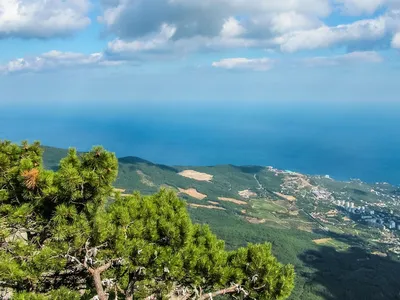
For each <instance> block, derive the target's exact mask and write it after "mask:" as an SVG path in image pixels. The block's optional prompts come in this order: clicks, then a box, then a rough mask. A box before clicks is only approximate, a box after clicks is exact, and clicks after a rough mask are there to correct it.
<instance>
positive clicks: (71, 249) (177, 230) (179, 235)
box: [0, 141, 294, 300]
mask: <svg viewBox="0 0 400 300" xmlns="http://www.w3.org/2000/svg"><path fill="white" fill-rule="evenodd" d="M117 170H118V162H117V159H116V157H115V155H114V154H112V153H110V152H107V151H105V150H104V149H103V148H101V147H94V148H93V149H92V150H91V151H90V152H88V153H85V154H82V155H78V153H77V152H76V150H74V149H71V150H69V153H68V155H67V157H66V158H64V159H63V160H61V162H60V165H59V169H58V170H57V171H49V170H45V169H44V167H43V163H42V150H41V147H40V144H39V143H34V144H32V145H29V144H28V143H26V142H24V143H22V145H21V146H18V145H15V144H12V143H10V142H8V141H3V142H0V289H2V290H3V292H7V293H10V291H12V293H13V295H14V296H13V297H14V299H71V300H72V299H78V298H80V297H83V298H85V297H86V298H87V297H93V296H94V297H95V298H96V299H100V300H105V299H109V298H110V297H113V298H114V299H118V298H125V299H171V298H173V299H182V300H183V299H192V298H195V299H212V298H213V297H216V296H218V295H222V294H225V295H226V296H228V297H233V296H235V297H236V298H239V299H285V298H287V297H288V296H289V295H290V293H291V290H292V289H293V286H294V270H293V267H292V266H290V265H282V264H280V263H279V262H278V261H277V259H276V258H275V257H274V256H273V255H272V253H271V245H270V244H263V245H249V246H248V247H246V248H240V249H238V250H236V251H232V252H227V251H226V250H225V245H224V242H223V241H221V240H218V239H217V237H216V236H215V235H214V234H213V233H212V232H211V230H210V229H209V228H208V227H207V226H203V225H198V224H193V223H192V222H191V220H190V217H189V215H188V212H187V210H186V207H185V203H184V202H183V201H181V200H180V199H179V198H178V197H177V196H176V194H175V193H174V192H172V191H169V190H165V189H162V190H160V191H159V192H158V193H157V194H155V195H151V196H142V195H140V194H139V193H134V194H133V195H130V196H128V197H122V196H121V195H119V193H114V192H113V186H112V184H113V182H114V180H115V179H116V176H117Z"/></svg>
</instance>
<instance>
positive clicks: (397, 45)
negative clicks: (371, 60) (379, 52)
mask: <svg viewBox="0 0 400 300" xmlns="http://www.w3.org/2000/svg"><path fill="white" fill-rule="evenodd" d="M392 48H394V49H400V32H398V33H396V34H395V35H394V37H393V39H392Z"/></svg>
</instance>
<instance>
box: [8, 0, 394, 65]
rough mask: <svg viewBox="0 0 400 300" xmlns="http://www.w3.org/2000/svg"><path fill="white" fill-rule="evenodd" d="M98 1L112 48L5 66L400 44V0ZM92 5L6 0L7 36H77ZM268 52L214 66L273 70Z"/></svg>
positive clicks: (352, 57)
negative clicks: (343, 16)
mask: <svg viewBox="0 0 400 300" xmlns="http://www.w3.org/2000/svg"><path fill="white" fill-rule="evenodd" d="M93 1H100V4H101V7H102V10H101V11H100V16H98V18H97V21H98V22H100V23H101V24H102V26H103V27H104V28H103V29H104V30H105V32H106V33H108V34H109V35H108V38H109V39H108V40H107V41H106V46H105V49H99V50H98V53H93V54H89V55H87V54H80V53H73V52H59V51H50V52H47V53H44V54H40V55H37V56H35V57H32V56H27V57H26V58H19V59H15V60H12V61H9V62H8V63H6V64H4V65H3V66H1V67H0V70H1V71H2V72H3V73H15V72H24V71H34V72H36V71H41V70H49V69H56V68H59V67H63V68H65V67H71V66H75V67H76V66H82V65H85V66H101V65H110V64H120V63H121V62H125V61H129V60H135V61H136V60H137V61H139V60H140V61H146V60H149V59H151V60H154V59H161V58H162V59H164V58H177V57H181V56H182V55H186V54H191V53H208V52H211V51H219V52H224V51H229V50H243V49H250V48H251V49H257V50H269V51H274V52H278V53H281V54H283V55H287V54H290V53H295V52H299V51H311V52H312V51H317V50H320V49H340V50H341V51H343V52H346V53H347V54H344V55H336V56H331V57H321V56H318V57H314V58H311V59H307V60H304V61H305V62H306V63H307V64H309V65H327V66H328V65H339V64H342V63H343V62H350V61H351V62H355V61H361V62H380V61H382V59H381V57H380V56H379V54H378V53H376V52H375V51H378V50H382V49H390V48H393V49H400V0H280V1H272V0H93ZM93 3H94V2H93ZM93 3H92V4H93ZM90 7H91V3H90V0H0V39H5V38H40V39H51V38H56V37H61V36H68V35H71V34H73V33H75V32H77V31H79V30H82V29H83V28H86V27H87V26H88V25H89V24H90V23H91V19H90V18H89V12H90ZM340 15H346V16H352V18H337V17H338V16H340ZM328 18H329V19H328ZM327 20H329V25H328V21H327ZM342 20H356V21H351V22H348V23H344V24H341V23H340V22H341V21H342ZM94 21H95V20H94ZM97 21H95V22H97ZM261 56H262V58H256V59H255V58H252V59H250V58H243V57H242V58H226V59H223V60H220V61H216V62H214V63H213V64H212V65H213V66H214V67H216V68H225V69H247V70H258V71H265V70H269V69H270V68H271V66H272V64H273V60H271V59H268V58H265V57H264V56H265V55H261ZM228 57H229V56H228ZM210 63H211V62H210Z"/></svg>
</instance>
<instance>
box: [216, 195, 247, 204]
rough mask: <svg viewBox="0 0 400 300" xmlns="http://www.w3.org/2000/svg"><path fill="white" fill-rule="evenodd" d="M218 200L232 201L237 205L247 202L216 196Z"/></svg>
mask: <svg viewBox="0 0 400 300" xmlns="http://www.w3.org/2000/svg"><path fill="white" fill-rule="evenodd" d="M218 200H220V201H225V202H232V203H235V204H239V205H247V202H244V201H241V200H237V199H233V198H225V197H218Z"/></svg>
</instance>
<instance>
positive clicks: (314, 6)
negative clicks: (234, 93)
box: [101, 0, 331, 40]
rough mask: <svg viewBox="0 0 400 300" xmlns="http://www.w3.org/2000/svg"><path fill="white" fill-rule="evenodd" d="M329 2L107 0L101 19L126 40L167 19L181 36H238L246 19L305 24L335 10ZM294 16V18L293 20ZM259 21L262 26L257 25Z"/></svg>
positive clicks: (177, 36)
mask: <svg viewBox="0 0 400 300" xmlns="http://www.w3.org/2000/svg"><path fill="white" fill-rule="evenodd" d="M329 2H330V0H290V1H288V0H282V1H269V0H267V1H260V0H203V1H200V0H153V1H148V0H112V1H110V0H103V1H102V3H103V7H104V14H103V15H102V16H101V20H102V22H103V23H104V24H105V26H106V27H107V28H108V30H109V31H111V32H113V33H114V34H117V35H118V36H119V37H120V38H121V39H126V40H130V39H137V38H140V37H143V36H146V35H148V34H149V33H152V32H155V31H157V30H158V28H159V27H160V26H161V25H162V24H163V23H167V24H171V25H173V26H175V27H176V28H177V32H176V38H177V39H178V38H191V37H194V36H207V37H215V36H218V35H220V34H221V32H224V33H227V32H230V33H232V32H235V33H236V36H237V35H239V33H243V30H246V29H247V28H246V26H245V23H246V24H248V25H249V26H251V27H252V28H251V29H252V31H254V30H258V31H265V32H266V33H268V32H271V30H272V29H271V28H269V26H264V25H265V24H271V23H272V22H273V23H274V24H275V30H276V28H278V27H279V26H280V25H283V26H284V28H285V27H287V26H288V22H290V23H296V24H299V25H300V28H301V23H311V22H314V20H315V19H316V18H317V17H325V16H328V15H329V13H330V12H331V7H330V5H329ZM143 16H145V17H143ZM235 16H236V17H237V16H240V18H235ZM290 17H293V18H294V20H289V18H290ZM272 19H274V20H272ZM310 20H311V21H310ZM253 21H254V22H253ZM257 24H259V25H260V26H262V27H261V28H260V27H257ZM289 25H290V24H289ZM224 27H225V29H224ZM232 30H233V31H232ZM249 34H250V35H251V34H252V32H249ZM222 35H223V34H222ZM224 36H226V35H224Z"/></svg>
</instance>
